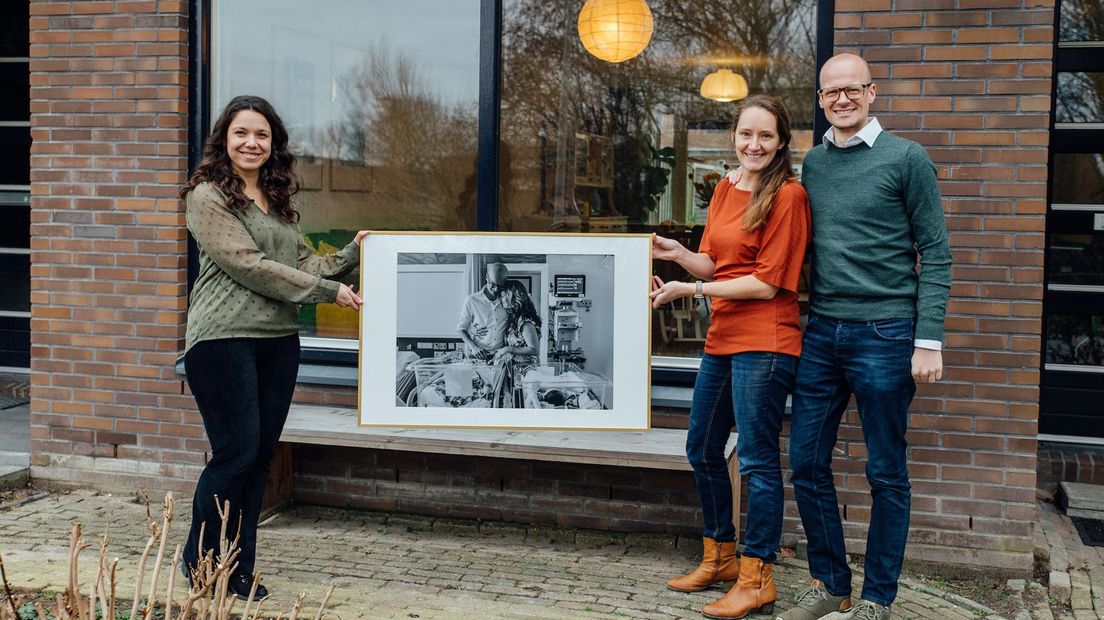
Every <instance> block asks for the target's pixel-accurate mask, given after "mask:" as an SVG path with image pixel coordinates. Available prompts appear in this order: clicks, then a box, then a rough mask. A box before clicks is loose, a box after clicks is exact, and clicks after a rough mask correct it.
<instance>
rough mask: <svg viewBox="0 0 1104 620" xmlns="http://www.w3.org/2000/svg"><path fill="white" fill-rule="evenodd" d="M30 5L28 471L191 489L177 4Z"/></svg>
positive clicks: (182, 16)
mask: <svg viewBox="0 0 1104 620" xmlns="http://www.w3.org/2000/svg"><path fill="white" fill-rule="evenodd" d="M30 9H31V10H30V14H31V19H30V30H31V33H30V36H31V63H30V70H31V135H32V138H33V140H34V144H33V146H32V148H31V306H32V307H31V373H32V374H31V396H32V401H31V450H32V453H33V458H32V463H31V465H32V467H31V474H32V476H33V477H34V478H38V479H44V480H53V481H64V482H72V483H91V484H94V485H98V486H107V487H115V488H127V487H129V488H131V489H133V488H135V487H138V486H145V487H147V488H158V487H166V488H176V489H187V488H190V487H191V485H192V484H193V482H192V481H193V480H194V479H195V478H196V476H197V475H198V468H197V466H198V465H199V464H201V463H202V461H203V451H204V449H205V448H206V440H205V439H204V437H203V429H202V426H201V425H200V424H199V418H198V416H197V415H195V414H194V413H192V412H191V410H192V409H193V407H194V405H193V403H192V399H191V398H190V397H186V396H183V395H182V382H181V380H180V378H179V377H177V376H176V374H175V373H174V371H173V363H174V362H175V360H176V357H177V355H178V354H179V351H180V350H181V347H182V343H183V336H184V312H185V308H186V306H187V298H186V295H187V291H186V288H187V270H186V264H187V248H186V245H185V243H186V242H185V239H186V236H185V235H186V233H185V231H184V218H183V213H182V209H181V204H180V201H179V200H178V199H177V198H176V192H177V188H178V187H179V186H180V184H181V183H182V182H183V181H184V178H185V174H186V172H187V123H188V114H187V112H188V106H187V85H188V73H187V70H188V31H187V27H188V20H187V4H186V3H185V2H184V1H183V0H157V1H155V0H146V1H135V2H123V1H118V2H114V1H88V2H49V1H34V2H31V5H30Z"/></svg>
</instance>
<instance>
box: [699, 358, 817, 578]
mask: <svg viewBox="0 0 1104 620" xmlns="http://www.w3.org/2000/svg"><path fill="white" fill-rule="evenodd" d="M796 366H797V358H795V357H794V356H792V355H786V354H783V353H762V352H757V351H756V352H749V353H737V354H734V355H710V354H708V353H705V354H703V355H702V360H701V368H700V369H699V370H698V378H697V380H696V383H695V385H694V401H693V403H692V404H691V405H690V430H689V432H687V434H686V457H687V459H689V461H690V465H691V466H692V467H693V468H694V485H695V486H696V487H697V491H698V499H699V500H700V501H701V507H702V517H703V520H704V522H705V528H704V535H705V536H707V537H709V538H712V539H714V540H716V541H719V542H732V541H735V540H736V528H735V526H733V524H732V482H731V479H730V478H729V475H728V463H727V462H726V461H725V455H724V449H725V444H726V443H728V437H729V434H730V433H731V431H732V426H733V423H735V425H736V430H737V432H738V433H739V435H738V437H737V439H736V454H737V458H738V459H739V464H740V475H741V476H744V477H745V478H746V479H747V485H748V518H747V530H746V532H745V533H744V551H743V553H744V555H747V556H750V557H754V558H759V559H761V560H763V561H764V562H769V563H773V562H774V561H775V551H776V550H777V549H778V545H779V542H780V540H781V537H782V501H783V500H782V465H781V459H780V458H779V449H778V434H779V433H780V432H781V430H782V414H783V412H784V411H785V408H786V395H787V394H789V393H790V390H792V389H793V385H794V373H795V369H796Z"/></svg>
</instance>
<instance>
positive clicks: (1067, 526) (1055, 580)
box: [1017, 502, 1104, 620]
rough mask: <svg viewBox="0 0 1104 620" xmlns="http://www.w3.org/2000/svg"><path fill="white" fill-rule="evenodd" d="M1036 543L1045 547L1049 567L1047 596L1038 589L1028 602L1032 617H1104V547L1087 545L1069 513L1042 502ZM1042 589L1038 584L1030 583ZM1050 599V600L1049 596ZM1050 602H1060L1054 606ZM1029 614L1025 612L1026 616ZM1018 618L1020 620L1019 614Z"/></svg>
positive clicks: (1088, 619) (1092, 619)
mask: <svg viewBox="0 0 1104 620" xmlns="http://www.w3.org/2000/svg"><path fill="white" fill-rule="evenodd" d="M1035 514H1036V519H1037V520H1036V529H1035V546H1036V548H1037V549H1040V550H1045V551H1046V553H1045V554H1040V553H1039V552H1036V556H1037V557H1038V556H1040V555H1046V556H1047V557H1046V558H1045V559H1046V561H1047V563H1048V566H1047V567H1046V568H1047V570H1048V571H1049V578H1048V580H1047V581H1048V586H1049V587H1048V588H1047V589H1046V590H1044V592H1045V594H1046V595H1047V596H1042V593H1039V595H1038V596H1035V597H1034V599H1035V603H1034V604H1031V603H1030V602H1029V604H1028V605H1027V608H1028V611H1029V613H1030V618H1031V619H1032V620H1096V619H1098V618H1102V617H1104V547H1088V546H1086V545H1084V544H1082V542H1081V536H1080V535H1079V534H1078V533H1077V530H1076V528H1075V527H1074V525H1073V523H1072V522H1071V521H1070V519H1069V517H1067V516H1066V515H1064V514H1062V513H1061V512H1059V510H1058V509H1057V508H1056V507H1055V506H1054V505H1053V504H1050V503H1046V502H1039V505H1038V508H1037V510H1036V511H1035ZM1032 586H1033V587H1034V588H1036V589H1039V590H1041V589H1043V586H1042V585H1039V584H1028V587H1032ZM1048 599H1049V600H1048ZM1048 603H1057V605H1054V606H1051V605H1050V604H1048ZM1026 618H1028V616H1024V619H1026ZM1017 620H1021V619H1020V618H1017Z"/></svg>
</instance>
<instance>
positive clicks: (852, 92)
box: [816, 82, 874, 101]
mask: <svg viewBox="0 0 1104 620" xmlns="http://www.w3.org/2000/svg"><path fill="white" fill-rule="evenodd" d="M873 83H874V82H867V83H866V84H848V85H847V86H844V87H843V88H821V89H820V90H818V91H816V93H817V95H819V96H820V100H821V101H835V100H836V99H839V95H840V93H841V92H842V93H843V94H844V95H845V96H846V97H847V98H848V99H850V100H851V101H854V100H856V99H858V98H859V97H862V96H863V93H865V92H866V88H867V87H868V86H870V85H871V84H873Z"/></svg>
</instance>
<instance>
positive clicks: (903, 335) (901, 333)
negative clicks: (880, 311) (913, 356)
mask: <svg viewBox="0 0 1104 620" xmlns="http://www.w3.org/2000/svg"><path fill="white" fill-rule="evenodd" d="M870 328H871V331H873V332H874V335H875V336H877V337H878V338H880V339H882V340H889V341H892V342H905V341H910V340H912V337H913V321H912V319H884V320H881V321H874V322H872V323H871V324H870Z"/></svg>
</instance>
